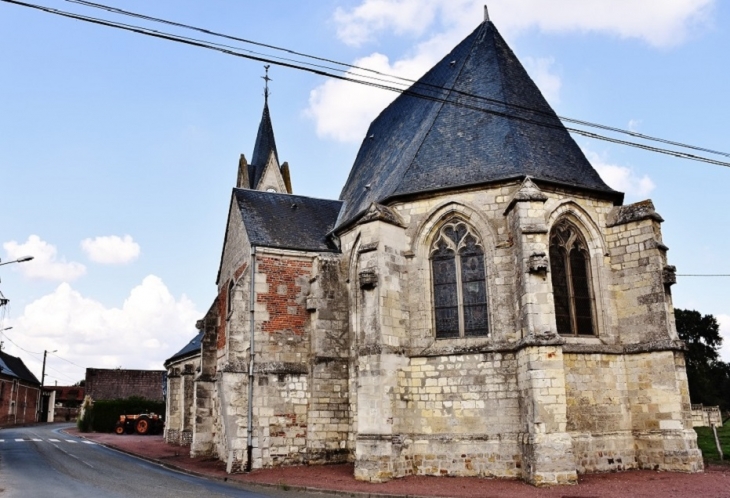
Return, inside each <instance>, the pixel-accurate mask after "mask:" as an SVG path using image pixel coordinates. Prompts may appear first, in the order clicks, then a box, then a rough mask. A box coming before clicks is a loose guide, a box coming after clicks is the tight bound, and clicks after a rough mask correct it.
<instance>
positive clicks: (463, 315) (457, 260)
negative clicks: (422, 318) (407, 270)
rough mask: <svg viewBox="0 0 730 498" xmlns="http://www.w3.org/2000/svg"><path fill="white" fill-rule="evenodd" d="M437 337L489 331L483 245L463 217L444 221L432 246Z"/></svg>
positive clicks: (473, 334)
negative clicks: (461, 219) (447, 221)
mask: <svg viewBox="0 0 730 498" xmlns="http://www.w3.org/2000/svg"><path fill="white" fill-rule="evenodd" d="M431 272H432V277H433V301H434V310H435V321H436V337H437V338H450V337H475V336H485V335H487V333H488V324H487V282H486V272H485V269H484V249H483V248H482V245H481V243H480V241H479V238H478V237H477V236H476V235H475V234H474V233H473V232H472V230H471V228H470V227H469V226H468V225H467V224H466V223H464V222H463V221H460V220H455V221H452V222H449V223H447V224H445V225H444V226H443V227H442V228H441V230H440V231H439V234H438V236H437V237H436V241H435V242H434V244H433V246H432V248H431Z"/></svg>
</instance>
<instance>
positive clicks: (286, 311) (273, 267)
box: [256, 256, 312, 335]
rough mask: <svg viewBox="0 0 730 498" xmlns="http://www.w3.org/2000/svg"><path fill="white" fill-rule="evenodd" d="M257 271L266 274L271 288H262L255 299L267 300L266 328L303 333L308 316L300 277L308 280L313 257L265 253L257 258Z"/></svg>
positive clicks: (265, 329) (262, 301)
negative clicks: (301, 258)
mask: <svg viewBox="0 0 730 498" xmlns="http://www.w3.org/2000/svg"><path fill="white" fill-rule="evenodd" d="M256 264H257V268H256V270H257V272H258V273H263V274H265V275H266V283H267V284H268V287H269V289H268V292H259V293H258V294H257V296H256V302H257V303H261V304H264V305H265V306H266V310H267V311H268V313H269V319H268V320H266V321H264V322H263V323H262V330H263V331H264V332H269V333H274V332H281V331H283V330H290V331H291V332H293V333H294V334H296V335H304V326H305V324H306V322H307V319H308V318H309V316H308V314H307V311H306V309H305V307H304V303H303V302H302V299H301V296H302V286H301V285H299V284H298V281H300V280H302V279H304V280H309V276H310V274H311V272H312V263H311V261H300V260H292V259H284V258H274V257H266V256H262V257H259V258H258V259H257V263H256Z"/></svg>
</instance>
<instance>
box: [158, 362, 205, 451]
mask: <svg viewBox="0 0 730 498" xmlns="http://www.w3.org/2000/svg"><path fill="white" fill-rule="evenodd" d="M199 366H200V356H194V357H192V358H188V359H183V360H180V361H178V362H175V363H172V364H170V365H168V369H167V400H166V401H167V403H166V411H167V413H166V414H165V432H164V438H165V441H167V442H168V443H173V444H179V445H181V446H190V444H191V443H192V440H193V420H194V417H195V405H194V395H195V385H194V378H195V375H197V374H198V368H199Z"/></svg>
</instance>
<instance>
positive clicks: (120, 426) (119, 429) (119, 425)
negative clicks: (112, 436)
mask: <svg viewBox="0 0 730 498" xmlns="http://www.w3.org/2000/svg"><path fill="white" fill-rule="evenodd" d="M114 432H115V433H117V434H119V435H120V436H121V435H122V434H124V432H125V431H124V424H123V423H121V422H117V425H115V426H114Z"/></svg>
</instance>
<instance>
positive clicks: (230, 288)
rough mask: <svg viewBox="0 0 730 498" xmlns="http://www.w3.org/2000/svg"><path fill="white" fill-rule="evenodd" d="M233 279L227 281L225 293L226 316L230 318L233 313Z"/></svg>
mask: <svg viewBox="0 0 730 498" xmlns="http://www.w3.org/2000/svg"><path fill="white" fill-rule="evenodd" d="M233 287H234V285H233V280H231V281H230V282H228V293H227V295H226V316H227V317H228V318H230V316H231V313H233Z"/></svg>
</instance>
